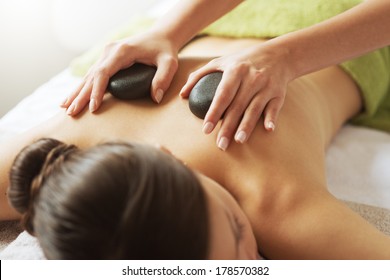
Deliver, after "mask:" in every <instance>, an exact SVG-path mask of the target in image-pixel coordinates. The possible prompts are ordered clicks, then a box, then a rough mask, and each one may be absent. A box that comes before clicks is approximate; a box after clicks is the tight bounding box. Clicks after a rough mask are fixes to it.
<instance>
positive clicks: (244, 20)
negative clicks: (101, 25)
mask: <svg viewBox="0 0 390 280" xmlns="http://www.w3.org/2000/svg"><path fill="white" fill-rule="evenodd" d="M361 2H362V1H361V0H272V1H269V0H246V1H244V2H243V3H242V4H240V5H239V6H238V7H237V8H236V9H234V10H233V11H232V12H230V13H228V14H226V15H225V16H223V17H222V18H221V19H219V20H217V21H216V22H214V23H213V24H211V25H210V26H208V27H207V28H206V29H205V30H203V31H202V34H206V35H213V36H227V37H234V38H244V37H257V38H272V37H277V36H280V35H283V34H286V33H288V32H291V31H295V30H298V29H302V28H304V27H307V26H311V25H313V24H315V23H318V22H321V21H323V20H326V19H328V18H330V17H332V16H335V15H337V14H339V13H341V12H343V11H345V10H348V9H350V8H352V7H353V6H355V5H358V4H360V3H361ZM189 20H190V19H189ZM152 23H153V20H151V19H143V20H140V19H138V20H137V21H134V22H133V23H132V24H131V26H130V28H127V29H123V30H121V31H119V32H117V33H115V35H114V36H112V37H111V38H110V39H111V40H114V39H120V38H124V37H127V36H130V35H132V34H134V33H135V32H140V31H142V30H145V29H146V28H148V27H149V26H150V25H151V24H152ZM101 50H102V47H101V46H100V47H98V48H95V49H94V50H93V51H91V52H88V53H86V54H85V55H83V56H82V57H80V58H77V59H76V60H75V61H74V62H73V63H72V64H71V69H72V71H73V73H76V74H79V75H83V74H85V73H86V71H87V69H88V68H89V67H90V66H91V65H92V63H93V62H94V61H96V59H97V57H98V56H99V55H100V53H101ZM341 67H342V68H343V69H344V70H345V71H346V72H347V73H349V74H350V75H351V76H352V77H353V79H354V80H355V81H356V83H357V84H358V86H359V87H360V89H361V92H362V96H363V98H364V104H365V108H364V112H362V113H361V114H359V115H358V116H357V117H355V118H354V119H353V120H352V123H354V124H359V125H364V126H368V127H372V128H376V129H381V130H385V131H388V132H390V86H389V84H390V48H389V47H387V48H383V49H380V50H377V51H375V52H372V53H370V54H367V55H365V56H362V57H360V58H357V59H354V60H351V61H348V62H345V63H343V64H341Z"/></svg>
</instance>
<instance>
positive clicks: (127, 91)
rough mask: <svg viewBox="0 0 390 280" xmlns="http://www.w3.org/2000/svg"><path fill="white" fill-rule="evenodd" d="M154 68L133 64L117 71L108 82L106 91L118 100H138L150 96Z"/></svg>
mask: <svg viewBox="0 0 390 280" xmlns="http://www.w3.org/2000/svg"><path fill="white" fill-rule="evenodd" d="M155 73H156V67H153V66H149V65H145V64H141V63H135V64H133V65H132V66H130V67H129V68H126V69H122V70H120V71H118V72H117V73H116V74H115V75H114V76H112V77H111V79H110V81H109V82H108V86H107V91H108V92H110V93H111V94H112V95H113V96H115V97H117V98H119V99H126V100H132V99H140V98H144V97H147V96H150V87H151V85H152V80H153V77H154V74H155Z"/></svg>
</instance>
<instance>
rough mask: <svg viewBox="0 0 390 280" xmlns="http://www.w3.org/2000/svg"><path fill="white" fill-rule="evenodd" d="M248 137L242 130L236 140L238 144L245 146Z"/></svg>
mask: <svg viewBox="0 0 390 280" xmlns="http://www.w3.org/2000/svg"><path fill="white" fill-rule="evenodd" d="M246 136H247V135H246V133H245V132H244V131H242V130H241V131H239V132H237V134H236V136H235V139H236V141H237V142H238V143H241V144H243V143H244V142H245V140H246Z"/></svg>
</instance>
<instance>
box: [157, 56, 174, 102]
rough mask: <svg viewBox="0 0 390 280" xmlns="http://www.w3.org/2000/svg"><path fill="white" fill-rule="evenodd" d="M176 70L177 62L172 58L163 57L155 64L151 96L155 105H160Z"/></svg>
mask: <svg viewBox="0 0 390 280" xmlns="http://www.w3.org/2000/svg"><path fill="white" fill-rule="evenodd" d="M177 68H178V61H177V59H175V58H173V57H164V58H161V59H160V60H159V61H158V62H157V71H156V74H155V75H154V78H153V81H152V88H151V94H152V99H153V100H154V101H155V102H156V103H160V102H161V100H162V98H163V97H164V93H165V92H166V91H167V89H168V88H169V86H170V84H171V82H172V79H173V76H174V75H175V73H176V71H177Z"/></svg>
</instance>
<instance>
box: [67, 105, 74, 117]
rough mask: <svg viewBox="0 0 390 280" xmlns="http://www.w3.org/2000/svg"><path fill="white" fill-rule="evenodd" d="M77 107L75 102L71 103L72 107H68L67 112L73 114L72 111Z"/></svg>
mask: <svg viewBox="0 0 390 280" xmlns="http://www.w3.org/2000/svg"><path fill="white" fill-rule="evenodd" d="M75 107H76V106H75V105H74V104H72V105H70V107H69V108H68V110H67V111H66V113H67V114H68V115H72V113H73V112H74V109H75Z"/></svg>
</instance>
